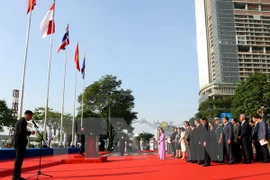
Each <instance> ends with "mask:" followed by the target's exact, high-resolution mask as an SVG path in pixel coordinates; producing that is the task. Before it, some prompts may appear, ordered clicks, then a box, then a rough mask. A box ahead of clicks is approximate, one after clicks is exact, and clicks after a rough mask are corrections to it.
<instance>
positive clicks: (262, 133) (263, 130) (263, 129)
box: [258, 120, 269, 141]
mask: <svg viewBox="0 0 270 180" xmlns="http://www.w3.org/2000/svg"><path fill="white" fill-rule="evenodd" d="M262 139H266V140H268V139H269V132H268V127H267V124H266V122H265V120H261V122H260V126H259V129H258V140H259V141H260V140H262Z"/></svg>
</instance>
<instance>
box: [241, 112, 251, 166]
mask: <svg viewBox="0 0 270 180" xmlns="http://www.w3.org/2000/svg"><path fill="white" fill-rule="evenodd" d="M240 121H241V127H240V131H239V134H238V139H239V140H240V142H241V146H242V149H243V155H244V160H245V161H244V164H250V163H251V159H252V154H250V146H251V127H250V125H249V124H248V121H247V120H246V116H245V115H244V114H241V115H240Z"/></svg>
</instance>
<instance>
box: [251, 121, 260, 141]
mask: <svg viewBox="0 0 270 180" xmlns="http://www.w3.org/2000/svg"><path fill="white" fill-rule="evenodd" d="M259 127H260V123H256V125H255V127H254V129H253V134H252V140H254V141H257V140H258V131H259Z"/></svg>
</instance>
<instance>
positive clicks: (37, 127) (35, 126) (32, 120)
mask: <svg viewBox="0 0 270 180" xmlns="http://www.w3.org/2000/svg"><path fill="white" fill-rule="evenodd" d="M32 123H33V124H34V126H35V128H37V129H38V126H37V124H36V123H35V121H34V120H32Z"/></svg>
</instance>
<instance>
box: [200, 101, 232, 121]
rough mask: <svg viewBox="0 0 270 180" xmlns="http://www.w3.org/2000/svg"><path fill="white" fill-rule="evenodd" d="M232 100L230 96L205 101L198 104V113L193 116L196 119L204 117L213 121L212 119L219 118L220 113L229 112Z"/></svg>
mask: <svg viewBox="0 0 270 180" xmlns="http://www.w3.org/2000/svg"><path fill="white" fill-rule="evenodd" d="M232 100H233V97H232V96H230V97H225V98H221V99H215V100H212V99H210V100H207V101H205V102H203V103H201V104H200V106H199V109H198V111H199V112H198V113H197V114H196V115H195V116H196V118H201V117H206V118H208V119H213V118H214V117H217V116H220V113H223V112H230V111H231V106H232Z"/></svg>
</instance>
